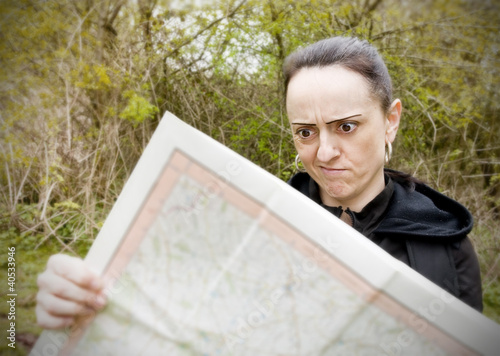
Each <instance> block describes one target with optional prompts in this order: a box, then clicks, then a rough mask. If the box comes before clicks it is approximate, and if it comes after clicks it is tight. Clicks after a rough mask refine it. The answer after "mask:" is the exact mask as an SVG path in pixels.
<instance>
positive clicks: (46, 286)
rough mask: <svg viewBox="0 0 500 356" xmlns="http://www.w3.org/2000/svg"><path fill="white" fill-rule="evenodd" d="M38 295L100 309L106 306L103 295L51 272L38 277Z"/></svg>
mask: <svg viewBox="0 0 500 356" xmlns="http://www.w3.org/2000/svg"><path fill="white" fill-rule="evenodd" d="M37 283H38V287H39V290H40V292H39V293H40V294H41V295H42V296H43V295H45V294H51V295H54V296H56V297H58V298H61V299H64V300H69V301H73V302H76V303H78V304H81V305H87V306H90V307H92V308H95V309H101V308H102V307H104V305H105V304H106V297H105V296H104V294H103V293H100V292H95V291H93V290H89V289H85V288H82V287H80V286H79V285H76V284H74V283H73V282H72V281H69V280H67V279H65V278H63V277H61V276H59V275H57V274H54V273H53V272H51V271H45V272H44V273H42V274H40V275H39V276H38V280H37Z"/></svg>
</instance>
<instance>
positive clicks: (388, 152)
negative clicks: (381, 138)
mask: <svg viewBox="0 0 500 356" xmlns="http://www.w3.org/2000/svg"><path fill="white" fill-rule="evenodd" d="M391 157H392V144H391V143H390V142H389V141H387V149H386V150H385V164H387V163H389V161H390V160H391Z"/></svg>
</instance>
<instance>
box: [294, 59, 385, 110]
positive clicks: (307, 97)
mask: <svg viewBox="0 0 500 356" xmlns="http://www.w3.org/2000/svg"><path fill="white" fill-rule="evenodd" d="M374 104H376V101H374V100H373V98H372V95H371V93H370V90H369V85H368V82H367V81H366V79H365V78H363V77H362V76H361V75H360V74H358V73H356V72H354V71H351V70H349V69H346V68H344V67H342V66H338V65H335V66H328V67H312V68H302V69H300V70H299V71H298V72H297V73H296V74H295V75H294V76H293V77H292V79H291V80H290V82H289V84H288V89H287V96H286V106H287V112H288V114H289V115H299V116H303V115H304V114H306V113H312V114H315V115H316V114H318V113H321V115H333V116H335V115H345V114H348V113H349V112H350V111H351V110H353V109H356V110H360V109H368V107H372V106H373V105H374Z"/></svg>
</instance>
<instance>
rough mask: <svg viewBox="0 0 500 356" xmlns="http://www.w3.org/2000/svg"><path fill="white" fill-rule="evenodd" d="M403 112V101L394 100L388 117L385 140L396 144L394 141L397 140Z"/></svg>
mask: <svg viewBox="0 0 500 356" xmlns="http://www.w3.org/2000/svg"><path fill="white" fill-rule="evenodd" d="M402 110H403V105H402V104H401V100H399V99H396V100H394V101H393V102H392V104H391V108H390V109H389V114H388V115H387V123H386V127H385V139H386V141H388V142H390V143H392V142H394V139H395V138H396V134H397V132H398V128H399V120H400V119H401V111H402Z"/></svg>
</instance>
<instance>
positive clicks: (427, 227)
mask: <svg viewBox="0 0 500 356" xmlns="http://www.w3.org/2000/svg"><path fill="white" fill-rule="evenodd" d="M387 173H389V174H390V173H391V171H389V170H386V184H387V185H386V189H385V192H382V193H381V194H380V196H377V197H376V198H375V199H374V200H373V201H372V202H370V203H368V205H367V206H366V207H365V208H364V209H363V210H362V211H361V212H360V213H354V214H353V215H354V218H355V219H356V218H357V217H358V218H360V217H362V218H364V219H365V220H370V219H366V216H365V215H366V214H375V215H377V220H378V222H377V227H376V228H375V229H374V230H372V231H373V234H374V235H376V236H385V237H389V238H395V239H397V238H404V239H414V240H419V241H428V242H437V243H451V242H456V241H459V240H461V239H463V238H465V237H466V236H467V234H468V233H469V232H470V231H471V230H472V226H473V219H472V215H471V214H470V212H469V211H468V210H467V209H466V208H465V207H464V206H462V205H461V204H460V203H458V202H456V201H455V200H453V199H451V198H449V197H447V196H445V195H443V194H441V193H439V192H437V191H436V190H434V189H432V188H430V187H428V186H427V185H425V184H423V183H412V184H411V185H412V187H411V188H410V187H409V186H408V185H407V184H404V183H402V182H401V181H400V179H399V178H398V179H396V178H394V179H393V178H390V177H391V176H392V174H390V175H388V174H387ZM392 173H398V172H395V171H392ZM389 180H392V182H389ZM288 183H289V184H290V185H291V186H293V187H294V188H295V189H297V190H299V191H300V192H301V193H303V194H305V195H307V196H308V197H309V198H311V199H313V200H315V201H316V200H319V201H317V202H318V203H319V204H320V205H322V206H323V204H321V201H320V199H319V194H317V193H315V191H314V190H315V189H314V188H313V185H316V186H317V184H316V183H315V182H314V181H313V180H312V178H311V177H310V176H309V175H308V174H307V173H298V174H296V175H294V176H293V177H292V178H291V179H290V180H289V182H288ZM391 183H392V184H391ZM389 187H390V189H391V193H390V198H389V201H388V202H387V200H386V203H385V204H379V203H377V201H380V200H381V199H380V198H381V196H382V195H383V194H385V195H387V194H386V193H387V192H386V191H387V190H388V188H389ZM325 208H327V209H328V210H329V211H331V212H332V213H334V214H335V209H337V210H339V209H340V211H342V209H341V207H339V208H330V207H325ZM380 209H383V210H385V211H384V212H382V211H377V210H380ZM370 210H371V211H370ZM335 215H337V216H338V214H335ZM361 215H363V216H361ZM378 217H380V218H378ZM371 222H372V223H373V219H371ZM357 229H358V228H357ZM361 229H362V228H361ZM358 230H360V229H358ZM370 230H371V229H370Z"/></svg>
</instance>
